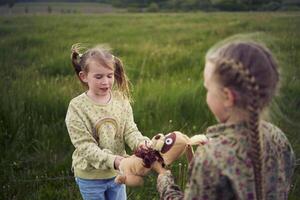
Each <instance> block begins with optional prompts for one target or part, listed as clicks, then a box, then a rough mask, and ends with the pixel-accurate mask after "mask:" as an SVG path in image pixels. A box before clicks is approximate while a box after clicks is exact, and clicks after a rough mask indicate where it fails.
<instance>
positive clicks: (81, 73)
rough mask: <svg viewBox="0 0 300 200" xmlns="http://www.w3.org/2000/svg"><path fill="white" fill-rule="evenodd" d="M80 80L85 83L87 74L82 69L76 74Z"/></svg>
mask: <svg viewBox="0 0 300 200" xmlns="http://www.w3.org/2000/svg"><path fill="white" fill-rule="evenodd" d="M78 76H79V78H80V80H81V81H82V82H84V83H87V74H86V72H84V71H80V72H79V74H78Z"/></svg>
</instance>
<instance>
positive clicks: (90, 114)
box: [66, 45, 149, 200]
mask: <svg viewBox="0 0 300 200" xmlns="http://www.w3.org/2000/svg"><path fill="white" fill-rule="evenodd" d="M78 47H79V46H78V45H73V47H72V54H71V59H72V64H73V67H74V69H75V72H76V74H77V76H78V78H79V80H80V81H81V82H82V83H83V84H84V85H85V86H87V91H86V92H84V93H82V94H81V95H79V96H77V97H75V98H74V99H72V100H71V102H70V104H69V108H68V111H67V115H66V125H67V129H68V132H69V135H70V138H71V141H72V143H73V145H74V147H75V151H74V153H73V156H72V160H73V162H72V167H73V169H74V175H75V180H76V182H77V184H78V186H79V189H80V192H81V195H82V197H83V199H85V200H87V199H88V200H93V199H97V200H99V199H106V200H110V199H111V200H116V199H118V200H124V199H126V189H125V185H119V184H116V183H114V177H115V176H116V175H117V173H116V170H118V168H119V163H120V161H121V160H122V158H123V156H125V155H126V152H125V143H126V144H127V145H128V146H129V147H130V148H131V149H132V150H134V149H136V148H137V147H138V146H139V145H143V144H144V143H145V141H149V139H148V138H147V137H144V136H142V134H141V133H140V132H139V131H138V128H137V126H136V124H135V122H134V120H133V114H132V108H131V105H130V103H129V100H130V94H129V87H128V80H127V77H126V74H125V72H124V67H123V64H122V62H121V61H120V59H119V58H117V57H115V56H113V55H112V54H111V53H110V52H109V50H107V49H105V48H102V47H95V48H92V49H89V50H87V51H86V52H84V53H83V54H82V55H81V54H79V50H78V49H79V48H78ZM115 81H116V83H117V84H116V85H114V82H115ZM113 88H116V89H113Z"/></svg>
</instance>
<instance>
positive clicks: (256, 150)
mask: <svg viewBox="0 0 300 200" xmlns="http://www.w3.org/2000/svg"><path fill="white" fill-rule="evenodd" d="M230 71H231V73H234V79H235V82H236V84H242V87H244V88H245V89H247V90H248V91H247V92H249V94H251V97H252V98H250V101H249V102H248V105H246V109H247V110H248V111H249V115H250V116H249V121H248V122H247V126H248V129H249V130H250V135H249V140H250V157H251V161H252V163H253V167H254V177H255V190H256V196H257V197H256V198H257V199H258V200H261V199H263V186H262V182H263V176H262V169H263V167H262V166H263V162H262V160H263V159H262V147H261V144H262V143H261V141H260V139H261V137H260V133H259V113H260V106H259V98H260V96H259V89H260V88H259V85H258V84H257V83H256V79H255V77H254V76H253V75H252V74H251V73H250V71H249V69H247V68H246V67H244V65H243V64H242V63H241V62H236V61H235V60H233V59H230V60H221V61H220V63H219V72H220V74H226V73H230Z"/></svg>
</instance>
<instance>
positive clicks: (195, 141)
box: [189, 134, 208, 145]
mask: <svg viewBox="0 0 300 200" xmlns="http://www.w3.org/2000/svg"><path fill="white" fill-rule="evenodd" d="M207 142H208V138H207V137H206V136H205V135H203V134H199V135H194V136H193V137H191V138H190V141H189V145H199V144H205V143H207Z"/></svg>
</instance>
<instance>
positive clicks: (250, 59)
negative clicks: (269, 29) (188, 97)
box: [153, 41, 295, 200]
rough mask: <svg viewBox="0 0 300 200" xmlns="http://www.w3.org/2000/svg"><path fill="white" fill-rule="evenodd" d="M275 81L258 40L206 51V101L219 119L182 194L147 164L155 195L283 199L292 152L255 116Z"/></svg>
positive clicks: (268, 58) (273, 129)
mask: <svg viewBox="0 0 300 200" xmlns="http://www.w3.org/2000/svg"><path fill="white" fill-rule="evenodd" d="M278 82H279V73H278V69H277V63H276V61H275V59H274V57H273V56H272V54H271V52H270V51H269V50H268V49H267V48H266V47H264V46H263V45H261V44H258V43H255V42H249V41H231V42H227V43H225V44H224V43H223V45H221V46H219V47H218V48H213V49H211V50H210V51H208V53H207V55H206V65H205V69H204V86H205V88H206V89H207V98H206V101H207V104H208V107H209V108H210V110H211V111H212V113H213V114H214V115H215V117H216V119H217V120H218V122H219V123H220V124H218V125H214V126H212V127H209V128H208V129H207V133H206V135H207V136H208V138H210V139H209V142H208V143H207V144H205V145H203V146H200V147H198V149H197V151H196V152H195V157H194V160H193V161H192V163H191V164H190V166H189V175H188V177H189V179H188V183H187V186H186V189H185V192H184V193H183V192H181V191H180V189H179V188H178V187H177V186H176V185H175V184H174V179H173V176H172V174H171V172H170V171H168V170H166V169H164V168H163V167H162V166H161V165H160V164H158V163H156V164H155V165H154V166H153V169H154V170H155V171H157V172H158V174H159V176H158V180H157V189H158V191H159V193H160V197H161V199H193V200H194V199H201V200H202V199H203V200H204V199H205V200H208V199H220V200H226V199H247V200H251V199H253V200H255V199H257V200H265V199H269V200H276V199H278V200H282V199H287V198H288V192H289V188H290V183H291V177H292V174H293V170H294V165H295V156H294V153H293V150H292V148H291V145H290V143H289V141H288V139H287V138H286V136H285V134H284V133H283V132H282V131H281V130H280V129H279V128H277V127H276V126H275V125H273V124H271V123H269V122H266V121H263V120H262V118H261V115H262V112H263V111H264V110H265V109H266V107H267V106H268V105H269V104H270V102H271V100H272V98H273V96H274V95H275V92H276V89H277V85H278Z"/></svg>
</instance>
